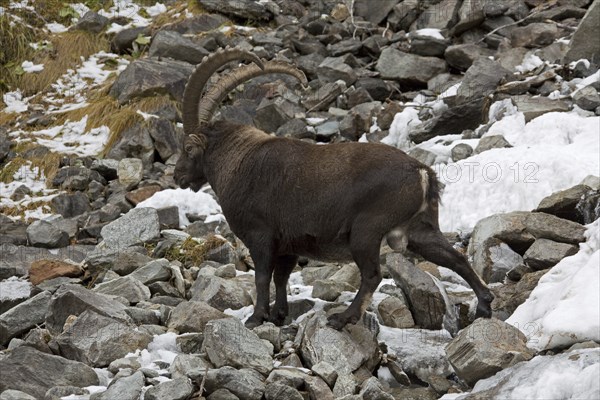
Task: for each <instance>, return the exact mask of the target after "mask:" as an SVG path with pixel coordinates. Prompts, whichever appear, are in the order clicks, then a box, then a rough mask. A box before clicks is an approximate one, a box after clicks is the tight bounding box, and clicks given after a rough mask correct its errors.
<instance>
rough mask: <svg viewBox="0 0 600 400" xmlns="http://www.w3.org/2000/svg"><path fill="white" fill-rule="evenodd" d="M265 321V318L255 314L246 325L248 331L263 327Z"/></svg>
mask: <svg viewBox="0 0 600 400" xmlns="http://www.w3.org/2000/svg"><path fill="white" fill-rule="evenodd" d="M264 320H265V318H264V317H263V316H257V315H256V314H253V315H252V316H251V317H250V318H248V320H247V321H246V323H245V324H244V325H245V326H246V328H248V329H254V328H256V327H257V326H260V325H262V323H263V321H264Z"/></svg>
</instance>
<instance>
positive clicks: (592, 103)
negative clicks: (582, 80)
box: [573, 85, 600, 111]
mask: <svg viewBox="0 0 600 400" xmlns="http://www.w3.org/2000/svg"><path fill="white" fill-rule="evenodd" d="M573 100H574V101H575V104H577V106H579V107H581V108H582V109H584V110H587V111H594V110H596V108H598V107H599V106H600V95H599V94H598V90H596V88H595V87H594V85H590V86H586V87H584V88H583V89H580V90H578V91H577V92H576V93H575V94H573Z"/></svg>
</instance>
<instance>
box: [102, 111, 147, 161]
mask: <svg viewBox="0 0 600 400" xmlns="http://www.w3.org/2000/svg"><path fill="white" fill-rule="evenodd" d="M153 124H154V122H148V123H146V121H144V122H139V123H135V124H133V125H132V126H131V127H129V128H127V129H125V130H124V131H123V132H122V133H121V135H120V136H119V138H118V139H117V140H116V142H115V143H114V144H112V145H109V146H107V150H108V151H107V156H108V157H110V158H112V159H115V160H122V159H124V158H138V159H140V160H142V162H143V163H144V164H146V165H149V164H151V163H152V162H153V161H154V151H155V149H154V142H153V141H152V136H151V132H152V131H151V130H149V128H151V127H152V125H153Z"/></svg>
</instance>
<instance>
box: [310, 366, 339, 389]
mask: <svg viewBox="0 0 600 400" xmlns="http://www.w3.org/2000/svg"><path fill="white" fill-rule="evenodd" d="M310 370H311V371H312V372H314V373H315V375H317V376H319V377H321V378H322V379H323V380H324V381H325V382H326V383H327V385H328V386H329V387H330V388H332V387H333V386H334V385H335V381H336V379H337V377H338V373H337V371H336V370H335V368H334V367H333V365H331V364H329V363H328V362H325V361H320V362H318V363H316V364H315V365H313V366H312V367H311V368H310Z"/></svg>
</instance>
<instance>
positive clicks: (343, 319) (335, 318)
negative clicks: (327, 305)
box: [327, 313, 359, 331]
mask: <svg viewBox="0 0 600 400" xmlns="http://www.w3.org/2000/svg"><path fill="white" fill-rule="evenodd" d="M358 319H359V318H358V317H355V316H348V314H345V313H339V314H332V315H330V316H329V317H328V318H327V326H329V327H330V328H333V329H335V330H336V331H341V330H342V329H343V328H344V327H345V326H346V325H347V324H355V323H356V321H358Z"/></svg>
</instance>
